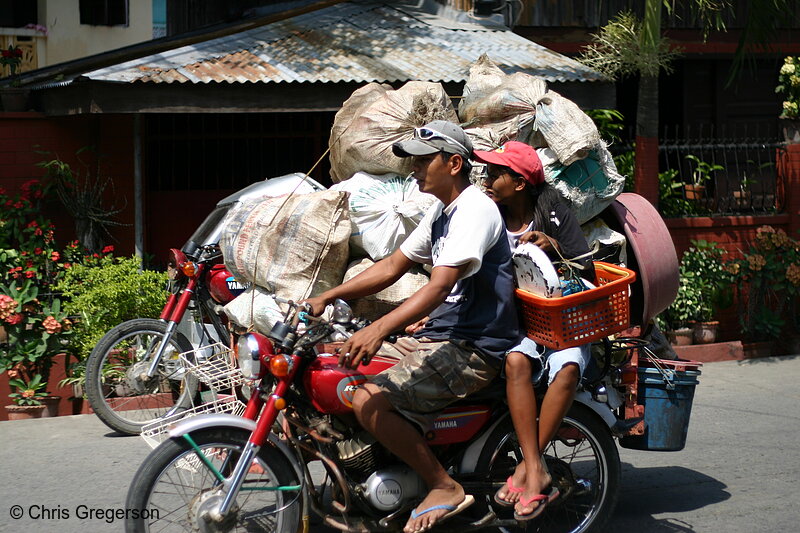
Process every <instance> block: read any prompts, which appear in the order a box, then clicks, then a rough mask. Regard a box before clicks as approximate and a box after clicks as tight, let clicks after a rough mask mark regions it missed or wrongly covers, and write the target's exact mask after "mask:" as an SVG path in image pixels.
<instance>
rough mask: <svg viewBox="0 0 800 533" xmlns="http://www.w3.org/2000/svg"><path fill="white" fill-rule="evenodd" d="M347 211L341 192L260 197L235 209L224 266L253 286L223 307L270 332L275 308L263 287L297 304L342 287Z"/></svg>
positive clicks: (223, 241) (224, 241) (224, 239)
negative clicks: (270, 322) (299, 301)
mask: <svg viewBox="0 0 800 533" xmlns="http://www.w3.org/2000/svg"><path fill="white" fill-rule="evenodd" d="M348 211H349V207H348V201H347V194H346V193H344V192H339V191H320V192H314V193H311V194H299V195H289V196H279V197H276V198H259V199H255V200H251V201H247V202H244V203H242V204H241V205H240V206H238V207H237V208H236V209H233V210H231V212H230V213H228V216H227V218H226V220H225V226H224V228H223V231H222V235H221V238H220V250H221V251H222V256H223V259H224V261H225V266H226V267H227V268H228V270H230V272H231V273H232V274H233V275H234V277H235V278H236V279H237V280H239V281H245V282H251V283H252V284H253V285H255V287H252V288H250V289H248V290H247V291H245V292H244V293H243V294H241V295H239V296H238V297H237V298H236V299H234V300H233V301H232V302H230V303H229V304H228V305H227V306H225V311H226V313H227V314H228V316H229V317H230V318H231V320H233V321H234V322H236V323H237V324H239V325H242V326H245V327H255V328H257V329H258V330H259V331H261V332H264V333H267V332H269V329H270V328H271V324H268V323H269V319H270V317H273V318H274V316H275V314H276V312H275V309H277V305H276V304H275V302H274V301H269V300H271V297H270V296H268V292H267V291H264V290H263V289H261V288H260V287H269V289H270V291H274V292H275V294H277V295H278V296H281V297H283V298H287V299H292V300H295V301H298V300H301V299H303V298H307V297H310V296H316V295H318V294H320V293H322V292H324V291H326V290H328V289H331V288H333V287H335V286H337V285H339V284H341V282H342V278H343V277H344V271H345V268H346V267H347V261H348V258H349V246H348V240H349V237H350V219H349V215H348ZM257 318H258V321H257V320H256V319H257ZM261 318H263V320H262V319H261ZM267 324H268V325H267Z"/></svg>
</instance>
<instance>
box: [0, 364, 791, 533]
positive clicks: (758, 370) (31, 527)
mask: <svg viewBox="0 0 800 533" xmlns="http://www.w3.org/2000/svg"><path fill="white" fill-rule="evenodd" d="M798 377H800V356H789V357H781V358H771V359H762V360H754V361H747V362H741V363H740V362H735V361H730V362H723V363H711V364H708V365H706V366H705V367H704V368H703V375H702V376H701V378H700V381H701V384H700V385H699V386H698V388H697V392H696V395H695V401H694V410H693V412H692V421H691V427H690V431H689V439H688V443H687V446H686V448H685V449H684V450H683V451H681V452H662V453H655V452H638V451H631V450H625V449H621V450H620V455H621V457H622V462H623V490H622V493H621V495H620V502H619V506H618V508H617V511H616V513H615V515H614V517H613V518H612V521H611V524H610V526H609V531H610V532H612V533H622V532H626V533H627V532H631V531H636V532H655V533H662V532H664V533H666V532H698V533H700V532H704V533H705V532H708V533H712V532H713V533H717V532H719V531H725V532H726V533H739V532H741V533H752V532H756V531H759V532H760V531H765V532H783V531H787V532H789V531H797V530H798V525H797V521H798V517H800V496H798V492H797V482H798V479H800V387H798V384H797V380H798ZM148 451H149V449H148V448H147V447H146V446H145V445H144V443H143V441H142V440H141V439H139V438H138V437H116V436H113V434H110V433H109V431H108V430H107V429H106V427H105V426H104V425H102V423H100V422H99V421H98V420H97V419H96V418H95V417H94V416H91V415H82V416H70V417H59V418H53V419H43V420H30V421H27V420H26V421H16V422H0V481H1V483H0V531H3V532H6V531H7V532H14V533H16V532H26V531H35V532H59V533H72V532H75V533H93V532H98V533H101V532H106V531H121V530H122V524H121V522H118V521H114V519H113V515H112V516H111V517H110V518H109V517H107V516H105V514H104V515H98V513H106V512H107V510H112V511H113V510H121V509H122V508H123V502H124V499H125V494H126V491H127V488H128V484H129V482H130V480H131V477H132V476H133V473H134V471H135V470H136V468H137V467H138V465H139V464H140V463H141V461H142V460H143V459H144V457H145V456H146V455H147V453H148ZM15 505H18V506H21V507H22V510H23V514H24V516H23V517H22V518H21V519H18V520H14V519H12V517H11V512H12V507H13V506H15ZM90 512H94V516H89V513H90ZM31 513H32V514H33V516H31Z"/></svg>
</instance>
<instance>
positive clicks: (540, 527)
mask: <svg viewBox="0 0 800 533" xmlns="http://www.w3.org/2000/svg"><path fill="white" fill-rule="evenodd" d="M544 456H545V460H546V462H547V466H548V469H549V470H550V475H551V476H552V478H553V484H554V485H555V486H556V487H558V489H559V491H560V496H559V498H558V499H556V500H554V501H553V502H552V503H551V504H549V505H548V506H547V508H546V509H545V510H544V512H543V513H542V515H541V516H540V517H538V518H536V519H533V520H531V521H529V522H520V523H519V528H518V529H515V531H526V532H548V533H588V532H597V531H603V526H604V525H605V523H606V521H607V520H608V519H609V518H610V516H611V513H613V512H614V508H615V507H616V504H617V498H618V496H619V487H620V470H621V468H620V461H619V452H618V451H617V447H616V443H615V442H614V438H613V437H612V436H611V433H610V432H609V430H608V427H607V426H606V425H605V424H604V423H603V421H602V420H600V419H599V417H598V416H597V415H596V414H595V413H594V412H593V411H592V410H591V409H589V408H588V407H586V406H584V405H581V404H578V403H574V404H573V405H572V407H571V408H570V410H569V412H568V413H567V415H566V416H565V417H564V420H563V422H562V424H561V428H560V429H559V430H558V432H557V433H556V437H555V438H554V439H553V440H552V441H551V442H550V444H549V445H548V447H547V449H546V450H544ZM521 460H522V450H520V447H519V442H518V441H517V436H516V433H515V432H514V425H513V423H512V422H511V417H508V418H506V419H505V420H504V421H503V422H501V423H500V425H499V426H498V427H497V428H496V429H495V430H494V432H493V433H492V435H491V436H490V437H489V439H488V440H487V442H486V446H485V447H484V449H483V452H482V453H481V456H480V459H479V462H478V465H477V471H478V472H489V475H490V480H491V482H492V483H493V484H495V485H497V486H499V485H500V484H501V483H503V482H504V481H505V480H506V479H507V478H508V476H510V475H511V474H512V473H513V471H514V468H515V467H516V465H517V464H518V463H519V461H521ZM495 512H496V513H497V514H498V516H499V517H501V518H510V517H511V515H512V514H513V508H505V509H504V508H501V507H498V506H495Z"/></svg>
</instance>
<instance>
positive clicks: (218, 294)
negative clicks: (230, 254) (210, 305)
mask: <svg viewBox="0 0 800 533" xmlns="http://www.w3.org/2000/svg"><path fill="white" fill-rule="evenodd" d="M246 288H247V285H245V284H244V283H240V282H238V281H236V279H235V278H234V277H233V274H231V273H230V272H229V271H228V269H227V268H225V265H223V264H221V263H220V264H218V265H214V266H213V267H211V271H210V272H209V273H208V292H210V293H211V297H212V298H214V301H215V302H217V303H220V304H226V303H228V302H230V301H231V300H233V299H234V298H236V297H237V296H239V295H240V294H242V293H243V292H244V291H245V289H246Z"/></svg>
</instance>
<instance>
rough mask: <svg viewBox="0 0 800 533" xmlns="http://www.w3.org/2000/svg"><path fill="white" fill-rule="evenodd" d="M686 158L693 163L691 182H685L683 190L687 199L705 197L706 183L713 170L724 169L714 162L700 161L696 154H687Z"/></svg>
mask: <svg viewBox="0 0 800 533" xmlns="http://www.w3.org/2000/svg"><path fill="white" fill-rule="evenodd" d="M686 159H687V160H688V161H689V162H690V163H693V164H694V169H692V181H691V183H685V184H684V186H683V192H684V195H685V196H686V199H687V200H702V199H703V198H705V197H706V183H707V182H708V181H709V180H711V178H712V177H713V174H714V172H716V171H717V170H724V167H722V166H721V165H717V164H714V163H707V162H705V161H702V160H701V159H700V158H699V157H697V156H696V155H692V154H689V155H687V156H686Z"/></svg>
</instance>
